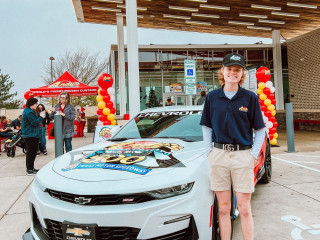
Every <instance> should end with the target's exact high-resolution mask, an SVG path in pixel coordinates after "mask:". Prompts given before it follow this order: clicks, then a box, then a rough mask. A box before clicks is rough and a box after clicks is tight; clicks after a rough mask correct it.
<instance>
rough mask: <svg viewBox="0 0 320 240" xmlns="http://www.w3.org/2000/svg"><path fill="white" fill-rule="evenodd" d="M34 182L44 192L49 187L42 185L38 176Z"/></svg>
mask: <svg viewBox="0 0 320 240" xmlns="http://www.w3.org/2000/svg"><path fill="white" fill-rule="evenodd" d="M33 184H34V185H35V186H36V187H37V188H39V189H40V190H41V191H43V192H44V191H46V190H47V188H45V187H44V186H42V185H41V184H40V182H39V181H38V179H37V177H36V178H35V179H34V181H33Z"/></svg>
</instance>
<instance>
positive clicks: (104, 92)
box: [100, 88, 109, 96]
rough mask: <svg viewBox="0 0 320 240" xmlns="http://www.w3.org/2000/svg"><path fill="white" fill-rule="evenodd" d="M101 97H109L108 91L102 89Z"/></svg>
mask: <svg viewBox="0 0 320 240" xmlns="http://www.w3.org/2000/svg"><path fill="white" fill-rule="evenodd" d="M100 95H101V96H107V95H109V94H108V91H107V89H105V88H101V89H100Z"/></svg>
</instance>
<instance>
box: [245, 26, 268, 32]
mask: <svg viewBox="0 0 320 240" xmlns="http://www.w3.org/2000/svg"><path fill="white" fill-rule="evenodd" d="M247 28H250V29H257V30H267V31H271V30H272V28H268V27H258V26H248V27H247Z"/></svg>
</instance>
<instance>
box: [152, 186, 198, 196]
mask: <svg viewBox="0 0 320 240" xmlns="http://www.w3.org/2000/svg"><path fill="white" fill-rule="evenodd" d="M193 185H194V182H191V183H186V184H181V185H177V186H174V187H168V188H161V189H157V190H154V191H149V192H147V194H149V195H150V196H152V197H154V198H156V199H163V198H169V197H175V196H178V195H181V194H184V193H187V192H189V191H190V190H191V189H192V187H193Z"/></svg>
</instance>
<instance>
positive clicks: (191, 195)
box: [24, 106, 271, 240]
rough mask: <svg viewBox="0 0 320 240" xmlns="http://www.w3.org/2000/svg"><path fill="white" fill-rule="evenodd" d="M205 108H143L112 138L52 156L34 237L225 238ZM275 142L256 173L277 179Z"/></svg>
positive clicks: (36, 192)
mask: <svg viewBox="0 0 320 240" xmlns="http://www.w3.org/2000/svg"><path fill="white" fill-rule="evenodd" d="M202 108H203V106H183V107H163V108H153V109H147V110H144V111H142V112H141V113H140V114H138V115H137V116H136V117H135V118H133V119H132V120H131V121H129V122H128V123H127V124H126V125H125V126H123V127H122V128H121V129H120V130H119V131H118V132H117V133H116V134H115V135H114V136H113V137H112V138H111V140H109V141H107V142H102V143H98V144H91V145H88V146H85V147H82V148H80V149H77V150H73V151H71V152H69V153H66V154H64V155H62V156H60V157H58V158H56V159H55V160H54V161H51V162H50V163H48V164H47V165H46V166H45V167H43V168H42V169H41V170H40V171H39V172H38V173H37V175H36V177H35V180H34V182H33V184H32V186H31V194H30V211H31V218H32V224H31V228H30V232H29V233H28V234H29V237H30V239H41V240H47V239H50V240H51V239H52V240H89V239H90V240H107V239H108V240H131V239H132V240H133V239H150V240H151V239H157V240H160V239H166V240H179V239H181V240H188V239H190V240H196V239H201V240H210V239H219V230H218V227H217V224H218V221H217V207H214V202H215V199H214V195H213V194H212V192H211V191H210V186H209V171H208V169H209V168H208V162H207V157H206V150H205V148H204V144H203V137H202V129H201V126H200V125H199V122H200V118H201V112H202ZM267 140H268V139H267V138H266V141H267ZM268 146H269V145H268V144H264V147H263V148H264V149H262V151H261V156H262V157H263V159H262V158H261V159H262V160H261V165H260V168H259V171H257V173H258V174H257V177H258V178H261V177H263V178H264V179H265V180H266V179H267V180H268V179H269V181H270V177H271V158H270V164H269V165H267V164H266V162H267V161H264V157H265V156H266V159H267V158H268V152H267V151H269V156H270V150H269V149H270V148H268ZM266 147H267V149H266ZM233 202H234V207H233V208H232V212H231V219H234V218H235V217H236V201H233ZM31 236H32V237H31ZM24 238H25V239H28V238H27V234H25V237H24Z"/></svg>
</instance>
